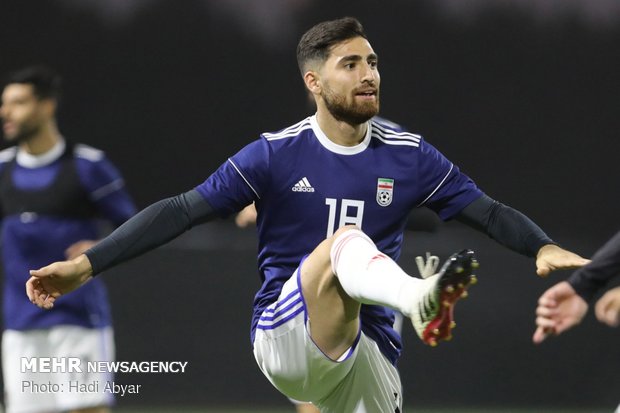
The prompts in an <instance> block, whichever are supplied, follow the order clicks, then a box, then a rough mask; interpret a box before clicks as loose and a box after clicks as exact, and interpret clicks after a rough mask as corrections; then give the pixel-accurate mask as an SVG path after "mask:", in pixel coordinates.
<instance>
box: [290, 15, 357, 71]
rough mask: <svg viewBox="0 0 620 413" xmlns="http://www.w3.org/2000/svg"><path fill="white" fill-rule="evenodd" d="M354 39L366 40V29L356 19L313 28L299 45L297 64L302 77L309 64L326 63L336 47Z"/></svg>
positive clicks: (348, 18)
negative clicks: (361, 38)
mask: <svg viewBox="0 0 620 413" xmlns="http://www.w3.org/2000/svg"><path fill="white" fill-rule="evenodd" d="M354 37H363V38H364V39H366V33H364V27H362V24H361V23H360V22H359V21H358V20H357V19H356V18H354V17H343V18H341V19H337V20H329V21H325V22H321V23H319V24H317V25H315V26H313V27H312V28H311V29H310V30H308V31H307V32H306V33H304V35H303V36H302V37H301V40H299V44H298V45H297V64H298V65H299V70H300V71H301V75H302V76H303V74H304V73H305V72H306V70H307V66H308V63H309V62H312V61H316V62H320V63H323V62H325V61H326V60H327V58H328V57H329V53H330V51H331V49H332V47H333V46H334V45H336V44H338V43H341V42H343V41H345V40H349V39H352V38H354Z"/></svg>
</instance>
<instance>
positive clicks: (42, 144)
mask: <svg viewBox="0 0 620 413" xmlns="http://www.w3.org/2000/svg"><path fill="white" fill-rule="evenodd" d="M59 140H60V133H59V132H58V128H57V127H56V124H55V123H54V122H51V123H49V124H46V125H45V126H44V127H43V128H41V130H40V131H39V132H38V133H37V134H36V135H34V136H32V137H30V139H28V140H26V141H25V142H21V143H20V144H19V148H20V149H21V150H23V151H25V152H26V153H28V154H30V155H41V154H43V153H46V152H47V151H49V150H50V149H52V148H53V147H54V145H56V144H57V143H58V141H59Z"/></svg>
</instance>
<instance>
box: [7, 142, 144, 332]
mask: <svg viewBox="0 0 620 413" xmlns="http://www.w3.org/2000/svg"><path fill="white" fill-rule="evenodd" d="M135 212H136V210H135V206H134V204H133V202H132V201H131V199H130V197H129V195H128V194H127V192H126V191H125V189H124V183H123V180H122V178H121V176H120V174H119V172H118V171H117V169H116V168H115V167H114V166H113V165H112V164H111V163H110V162H109V161H108V160H107V159H106V158H105V156H104V154H103V153H102V152H101V151H99V150H97V149H94V148H91V147H88V146H86V145H75V146H73V145H71V144H65V142H64V141H61V142H60V143H59V144H57V145H56V146H55V147H54V148H53V149H52V150H51V151H49V152H48V153H47V154H44V155H42V156H40V157H33V156H29V155H28V154H26V153H23V152H19V153H18V151H17V150H16V148H10V149H7V150H4V151H2V152H0V219H1V223H2V229H1V242H2V264H3V273H4V291H3V293H4V296H3V315H4V327H5V328H6V329H14V330H28V329H39V328H49V327H52V326H55V325H61V324H62V325H79V326H84V327H89V328H97V327H104V326H108V325H110V324H111V315H110V309H109V304H108V299H107V293H106V290H105V287H104V285H103V283H102V281H101V280H100V279H93V280H92V281H90V282H88V283H87V284H85V285H84V287H83V288H80V289H78V290H76V291H74V292H72V293H70V294H67V295H66V296H63V297H60V298H59V299H58V300H57V301H56V303H55V305H54V309H53V310H51V311H44V310H41V309H39V308H37V307H36V306H34V305H32V303H30V301H29V300H28V297H27V296H26V294H25V291H24V285H25V283H26V281H27V280H28V278H29V277H30V276H29V273H28V271H29V270H31V269H33V268H39V267H42V266H44V265H47V264H49V263H50V262H53V261H62V260H64V259H65V250H66V249H67V248H68V247H69V246H70V245H72V244H73V243H75V242H77V241H81V240H95V239H97V238H99V237H100V234H99V232H100V231H99V230H100V222H98V219H99V218H105V219H107V220H108V221H111V222H112V223H113V224H114V225H120V224H121V223H122V222H124V221H125V220H127V219H128V218H129V217H131V216H132V215H133V214H134V213H135Z"/></svg>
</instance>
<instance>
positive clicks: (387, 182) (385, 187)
mask: <svg viewBox="0 0 620 413" xmlns="http://www.w3.org/2000/svg"><path fill="white" fill-rule="evenodd" d="M393 192H394V180H393V179H389V178H379V179H377V203H378V204H379V205H381V206H382V207H386V206H388V205H390V204H391V203H392V196H393Z"/></svg>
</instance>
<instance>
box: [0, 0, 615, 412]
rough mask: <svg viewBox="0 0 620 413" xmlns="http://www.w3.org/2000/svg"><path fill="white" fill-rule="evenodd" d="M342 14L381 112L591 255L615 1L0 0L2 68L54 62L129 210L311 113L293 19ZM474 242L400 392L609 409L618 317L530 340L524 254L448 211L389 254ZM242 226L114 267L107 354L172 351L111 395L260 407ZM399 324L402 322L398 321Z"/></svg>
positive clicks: (144, 355) (411, 402)
mask: <svg viewBox="0 0 620 413" xmlns="http://www.w3.org/2000/svg"><path fill="white" fill-rule="evenodd" d="M343 15H352V16H356V17H358V18H359V19H360V20H361V21H362V23H363V24H364V25H365V28H366V30H367V33H368V35H369V37H370V41H371V43H372V45H373V47H374V49H375V51H376V52H377V53H378V54H379V55H380V61H381V62H380V71H381V75H382V113H381V114H382V115H383V116H385V117H387V118H389V119H391V120H394V121H396V122H398V123H400V124H402V125H404V126H406V127H407V128H408V129H410V130H411V131H414V132H416V133H420V134H422V135H423V136H424V137H425V138H426V139H427V140H428V141H429V142H431V143H432V144H433V145H435V146H436V147H438V148H439V149H440V150H441V151H442V152H443V153H444V154H445V155H446V156H447V157H448V158H450V159H451V160H452V161H454V162H455V163H456V164H457V165H459V166H460V167H461V169H462V170H464V171H465V172H466V173H467V174H468V175H470V176H471V177H473V178H474V180H475V181H476V182H477V183H478V185H479V186H480V187H481V188H482V189H483V190H484V191H486V192H487V193H488V194H489V195H490V196H492V197H494V198H496V199H498V200H500V201H502V202H504V203H506V204H508V205H511V206H513V207H516V208H517V209H519V210H521V211H523V212H525V213H526V214H527V215H529V216H530V217H531V218H533V219H534V220H535V221H536V222H537V223H539V224H540V225H541V226H542V227H543V228H544V229H545V230H546V231H547V232H548V233H549V234H550V235H551V236H552V237H553V238H554V239H556V240H557V241H558V242H560V243H561V244H562V245H564V246H565V247H567V248H569V249H573V250H575V251H577V252H579V253H582V254H584V255H586V256H589V255H590V254H591V253H592V252H594V251H595V250H596V249H597V248H598V247H599V246H600V245H602V243H603V242H604V241H606V240H607V239H608V238H609V237H611V235H613V234H614V233H615V232H616V231H617V230H618V229H619V228H620V225H619V221H620V219H619V217H618V206H617V205H618V201H619V200H620V191H619V185H618V183H619V180H618V171H617V167H618V162H617V160H618V151H619V149H620V144H619V143H618V142H617V139H618V137H619V135H618V134H619V130H620V116H619V115H620V113H619V108H620V105H619V103H618V97H619V96H620V75H619V73H620V46H619V45H620V3H618V2H617V1H616V0H590V1H588V0H572V1H567V0H564V1H562V0H520V1H519V0H512V1H509V0H476V1H468V2H459V1H458V0H437V1H430V0H429V1H411V0H392V1H385V2H378V1H370V0H357V1H351V0H340V1H327V0H219V1H216V0H211V1H209V0H202V1H200V0H184V1H164V0H56V1H40V0H2V1H1V2H0V21H1V24H0V73H1V74H6V73H7V72H9V71H12V70H15V69H18V68H21V67H22V66H25V65H29V64H33V63H45V64H48V65H50V66H53V67H54V68H56V69H57V70H58V71H59V72H60V73H61V74H62V75H63V77H64V80H65V97H64V102H63V104H62V108H61V111H60V114H59V120H60V122H59V123H60V129H61V131H62V133H63V134H64V135H65V136H66V137H68V138H71V139H74V140H77V141H81V142H85V143H88V144H91V145H93V146H96V147H98V148H101V149H104V150H105V151H106V152H107V154H108V155H109V156H110V158H111V159H112V160H113V161H114V162H115V163H116V164H117V166H118V167H119V168H120V169H121V171H122V172H123V174H124V176H125V178H126V181H127V184H128V187H129V189H130V190H131V192H132V194H133V195H134V197H135V199H136V201H137V203H138V204H139V206H140V207H145V206H147V205H148V204H150V203H151V202H154V201H156V200H158V199H161V198H163V197H167V196H171V195H175V194H177V193H179V192H181V191H185V190H187V189H190V188H192V187H193V186H195V185H197V184H199V183H200V182H202V181H203V180H204V179H205V178H206V177H207V176H208V175H209V173H210V172H211V171H213V170H214V169H215V168H217V167H218V166H219V165H220V164H221V163H222V162H223V161H225V159H226V158H227V157H228V156H230V155H232V154H233V153H234V152H235V151H237V150H238V149H240V148H241V147H242V146H243V145H245V144H246V143H248V142H250V141H251V140H253V139H256V138H257V137H258V134H259V133H260V132H263V131H271V130H278V129H281V128H283V127H285V126H288V125H290V124H292V123H294V122H296V121H298V120H300V119H301V118H302V117H305V116H307V115H308V114H310V110H309V108H308V104H307V102H306V99H305V94H304V89H303V85H302V82H301V79H300V75H299V73H298V70H297V66H296V61H295V47H296V44H297V41H298V39H299V37H300V35H301V34H302V33H303V32H304V31H305V30H306V29H308V28H309V27H310V26H312V25H313V24H315V23H316V22H318V21H320V20H325V19H331V18H337V17H341V16H343ZM462 247H470V248H475V249H477V250H478V255H479V257H480V261H481V262H482V265H483V266H482V268H481V269H480V274H479V279H480V285H479V286H476V288H474V289H473V290H472V294H471V299H470V300H467V301H466V302H465V303H463V304H459V308H458V310H459V312H460V313H459V314H458V319H457V321H458V322H459V327H457V331H456V332H455V339H454V340H453V341H452V342H450V343H449V344H446V345H442V346H439V348H437V349H430V348H426V347H423V346H422V345H421V344H419V343H418V341H417V339H416V338H415V337H414V335H413V333H412V332H411V331H410V330H411V329H406V331H405V333H404V339H405V355H404V356H403V358H402V359H401V361H400V364H399V365H400V368H401V371H402V377H403V383H404V388H405V404H406V406H408V407H409V408H412V407H414V408H415V407H416V406H442V407H445V406H448V407H449V406H461V407H462V406H487V407H489V408H492V407H493V406H530V407H531V406H534V407H540V409H541V411H542V409H543V408H548V407H552V406H557V407H575V408H582V409H583V410H584V411H588V409H589V408H595V407H602V408H609V410H612V409H613V407H615V406H616V405H617V403H618V402H620V376H619V372H620V354H619V352H618V348H619V345H620V330H618V329H616V330H613V329H609V328H605V327H603V326H602V325H600V324H598V323H597V322H596V321H595V319H594V317H592V316H591V315H589V316H588V317H587V318H586V320H585V321H584V323H583V325H582V326H580V327H579V328H578V329H576V330H574V331H572V332H570V333H568V334H566V335H565V336H563V337H561V338H559V339H556V340H552V341H549V342H548V343H545V344H544V345H542V346H540V347H537V346H534V345H532V344H531V340H530V337H531V333H532V332H533V326H534V308H535V305H536V300H537V298H538V296H539V295H540V293H542V291H544V289H546V288H547V287H548V286H550V285H551V284H552V283H554V282H556V281H557V280H559V279H562V278H564V277H566V276H567V275H568V273H562V274H556V275H554V276H553V278H552V279H551V280H539V279H537V277H536V275H535V273H534V264H533V262H532V260H529V259H527V258H523V257H520V256H518V255H516V254H514V253H512V252H509V251H506V250H504V249H502V248H499V247H497V246H496V245H495V244H494V243H493V242H491V241H489V240H488V239H486V237H484V236H481V235H479V234H477V233H474V232H473V231H471V230H469V229H466V228H464V227H462V226H460V225H459V224H455V223H448V224H445V225H442V226H441V227H440V228H439V230H438V231H437V232H435V233H432V234H430V233H420V234H416V233H413V234H408V236H407V240H406V244H405V252H404V254H403V259H402V264H403V266H405V267H406V268H408V269H410V270H411V271H412V272H413V269H414V265H413V259H414V256H415V255H416V254H421V253H423V252H424V251H426V250H431V251H433V252H435V253H436V254H439V255H440V256H441V257H442V258H445V257H447V255H448V254H450V253H451V252H453V250H455V249H460V248H462ZM254 253H255V244H254V233H253V231H252V230H245V231H241V230H237V229H235V228H234V225H233V224H232V222H231V221H223V222H220V223H213V224H208V225H206V226H204V227H201V228H197V229H195V230H194V231H193V232H190V233H188V234H187V235H185V236H183V237H181V238H180V239H179V240H177V241H174V242H173V243H171V244H169V245H168V246H165V247H162V248H160V249H159V250H158V251H156V252H152V253H149V254H147V255H145V256H143V257H141V258H139V259H137V260H135V261H132V262H130V263H128V264H125V265H123V266H121V267H119V268H118V269H117V270H114V271H110V272H111V273H113V274H108V276H107V277H106V280H107V282H108V285H109V286H110V287H111V288H110V289H111V296H112V301H113V305H114V307H113V310H114V315H115V323H116V325H115V328H116V335H117V345H118V359H119V360H137V361H140V360H160V359H164V360H172V359H175V360H186V361H189V366H190V367H189V369H188V372H187V373H185V374H183V375H176V376H175V375H144V374H142V375H135V376H132V375H120V376H119V377H118V382H121V383H129V384H131V383H137V384H143V386H142V389H143V390H142V392H141V394H140V395H139V396H132V397H128V396H126V397H124V398H123V399H121V400H119V404H120V405H122V406H131V405H155V404H166V403H168V404H170V405H175V406H176V405H179V404H188V405H189V404H191V405H201V404H205V405H206V404H210V405H224V406H226V405H230V406H237V405H256V406H259V405H274V404H280V405H283V406H286V402H285V401H284V400H283V398H282V397H281V396H279V395H278V394H277V393H276V391H275V390H272V389H271V387H270V385H269V383H268V382H267V381H266V380H264V378H263V377H262V376H261V373H260V371H259V370H258V368H257V367H256V366H255V363H254V361H253V357H252V354H251V346H250V342H249V334H248V330H249V329H248V327H249V320H250V306H251V300H252V296H253V293H254V291H255V290H256V289H257V288H258V285H259V281H258V277H257V274H256V266H255V255H254ZM406 327H408V326H406Z"/></svg>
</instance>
